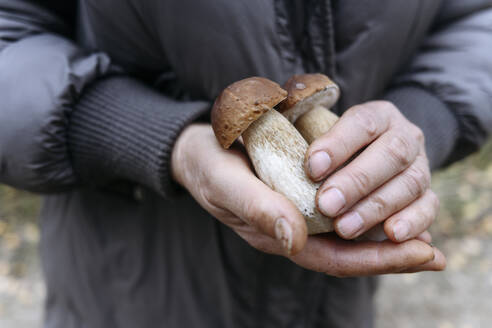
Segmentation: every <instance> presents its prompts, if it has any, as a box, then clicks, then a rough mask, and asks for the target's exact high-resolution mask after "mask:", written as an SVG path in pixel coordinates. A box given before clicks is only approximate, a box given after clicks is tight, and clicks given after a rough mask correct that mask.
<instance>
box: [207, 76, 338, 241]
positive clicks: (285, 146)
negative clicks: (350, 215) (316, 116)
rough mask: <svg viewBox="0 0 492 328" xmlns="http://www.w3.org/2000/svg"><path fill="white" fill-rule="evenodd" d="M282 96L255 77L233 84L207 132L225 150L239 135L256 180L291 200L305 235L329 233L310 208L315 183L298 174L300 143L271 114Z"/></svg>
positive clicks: (326, 224) (302, 151) (301, 156)
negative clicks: (213, 134) (305, 231)
mask: <svg viewBox="0 0 492 328" xmlns="http://www.w3.org/2000/svg"><path fill="white" fill-rule="evenodd" d="M286 96H287V92H286V91H285V90H283V89H282V88H281V87H280V86H279V85H278V84H276V83H274V82H272V81H270V80H267V79H264V78H259V77H253V78H248V79H244V80H241V81H238V82H235V83H233V84H231V85H230V86H228V87H227V88H226V89H225V90H224V91H223V92H222V93H221V95H220V96H219V97H218V98H217V100H216V102H215V104H214V107H213V110H212V127H213V129H214V133H215V135H216V137H217V140H218V141H219V143H220V144H221V145H222V146H223V147H224V148H228V147H229V146H230V145H231V144H232V143H233V142H234V140H236V139H237V138H238V137H239V135H241V134H242V136H243V141H244V145H245V147H246V150H247V152H248V155H249V157H250V159H251V162H252V163H253V166H254V168H255V171H256V174H257V175H258V177H259V178H260V179H261V180H262V181H263V182H264V183H265V184H267V185H268V186H269V187H270V188H272V189H273V190H275V191H277V192H279V193H281V194H283V195H284V196H286V197H287V198H288V199H289V200H291V201H292V202H293V203H294V204H295V205H296V206H297V208H298V209H299V211H300V212H301V213H302V214H303V216H304V218H305V219H306V224H307V227H308V233H309V234H316V233H321V232H329V231H333V225H332V220H331V219H330V218H327V217H325V216H323V215H322V214H321V213H320V212H319V211H318V210H317V208H316V204H315V196H316V192H317V189H318V187H319V183H313V182H312V181H311V180H310V179H309V178H308V177H307V176H306V173H305V171H304V156H305V153H306V151H307V148H308V144H307V142H306V140H304V138H303V137H302V136H301V134H300V133H299V132H298V131H297V130H296V129H295V127H294V126H293V125H292V124H291V123H290V122H289V121H288V120H287V119H286V118H285V117H284V116H282V115H281V114H279V113H278V112H277V111H276V110H275V109H273V108H274V107H275V106H276V105H277V104H278V103H280V102H281V101H282V100H284V99H285V97H286Z"/></svg>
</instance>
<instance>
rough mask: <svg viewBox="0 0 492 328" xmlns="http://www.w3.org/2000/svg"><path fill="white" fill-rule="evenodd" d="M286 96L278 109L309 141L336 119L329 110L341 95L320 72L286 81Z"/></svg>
mask: <svg viewBox="0 0 492 328" xmlns="http://www.w3.org/2000/svg"><path fill="white" fill-rule="evenodd" d="M284 88H285V89H286V90H287V92H288V95H287V98H286V99H285V100H284V101H283V102H282V103H281V104H280V105H279V106H278V107H279V111H280V112H281V113H282V114H283V115H284V116H285V117H287V119H288V120H289V121H290V122H291V123H292V124H294V125H295V127H296V128H297V130H298V131H299V132H300V133H301V135H302V136H303V137H304V139H306V141H307V142H308V143H309V144H311V143H312V142H313V141H314V140H315V139H317V138H318V137H320V136H322V135H323V134H325V133H326V132H327V131H328V130H329V129H330V128H331V127H332V125H333V124H335V122H336V121H337V120H338V116H337V115H335V114H333V113H332V112H330V111H329V110H328V109H330V108H331V107H332V106H333V105H334V104H335V103H336V102H337V100H338V98H339V97H340V89H339V88H338V86H337V85H336V84H335V83H334V82H333V81H332V80H330V79H329V78H328V77H327V76H326V75H323V74H302V75H294V76H292V77H291V78H290V79H289V80H288V81H287V82H286V83H285V84H284Z"/></svg>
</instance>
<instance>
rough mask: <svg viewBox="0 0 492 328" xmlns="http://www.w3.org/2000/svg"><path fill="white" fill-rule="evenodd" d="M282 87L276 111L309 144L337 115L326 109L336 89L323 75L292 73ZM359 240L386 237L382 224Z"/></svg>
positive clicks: (337, 95) (329, 106)
mask: <svg viewBox="0 0 492 328" xmlns="http://www.w3.org/2000/svg"><path fill="white" fill-rule="evenodd" d="M284 88H285V89H286V90H287V92H288V95H287V98H286V99H285V100H284V101H282V103H281V104H280V105H279V106H278V107H279V111H280V112H281V113H282V114H283V115H284V116H285V117H287V119H289V121H290V122H292V123H293V124H294V126H295V127H296V129H297V130H298V131H299V132H300V133H301V135H302V136H303V137H304V139H306V141H307V142H308V143H309V144H311V143H312V142H313V141H314V140H315V139H317V138H319V137H321V136H322V135H323V134H325V133H326V132H328V130H330V128H331V127H332V126H333V125H334V124H335V123H336V121H337V120H338V116H337V115H335V114H334V113H332V112H331V111H329V109H330V108H331V107H333V105H334V104H335V103H336V102H337V101H338V98H339V97H340V89H339V88H338V86H337V85H336V84H335V83H334V82H333V81H332V80H330V79H329V78H328V77H327V76H326V75H323V74H302V75H294V76H292V77H291V78H290V79H289V80H288V81H287V82H286V83H285V84H284ZM359 239H368V240H373V241H381V240H384V239H387V236H386V234H385V232H384V229H383V226H382V224H378V225H376V226H374V227H373V228H372V229H370V230H369V231H367V232H366V233H365V234H364V235H363V236H362V237H361V238H359Z"/></svg>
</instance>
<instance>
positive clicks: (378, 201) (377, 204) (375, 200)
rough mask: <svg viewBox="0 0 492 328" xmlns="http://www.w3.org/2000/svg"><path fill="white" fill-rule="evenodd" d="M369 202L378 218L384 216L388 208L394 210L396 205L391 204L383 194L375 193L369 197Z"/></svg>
mask: <svg viewBox="0 0 492 328" xmlns="http://www.w3.org/2000/svg"><path fill="white" fill-rule="evenodd" d="M369 204H370V206H371V208H372V209H373V210H374V212H375V213H376V215H377V217H378V218H383V217H384V216H385V213H386V212H387V211H388V210H391V212H394V211H393V207H394V205H391V204H390V203H388V201H386V200H385V199H384V198H383V197H381V195H373V196H371V197H370V198H369Z"/></svg>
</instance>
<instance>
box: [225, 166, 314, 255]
mask: <svg viewBox="0 0 492 328" xmlns="http://www.w3.org/2000/svg"><path fill="white" fill-rule="evenodd" d="M222 177H223V178H224V179H226V180H227V181H228V183H227V186H228V188H226V189H228V190H223V191H225V194H224V196H225V197H224V198H223V202H224V205H225V206H226V207H227V208H228V210H230V211H231V212H232V213H234V214H235V215H236V216H238V217H239V218H241V219H242V220H243V221H245V222H246V223H247V224H248V225H250V226H253V227H255V228H256V229H257V230H258V231H261V232H263V233H264V234H266V235H267V236H269V237H272V238H274V239H276V240H277V241H278V242H279V243H280V244H281V246H282V247H283V249H284V250H285V252H286V254H287V255H293V254H297V253H298V252H299V251H301V249H302V248H304V245H305V244H306V240H307V227H306V222H305V219H304V217H303V216H302V214H301V213H300V212H299V210H298V209H297V207H296V206H295V205H294V204H293V203H292V202H291V201H290V200H288V199H287V198H286V197H285V196H283V195H281V194H279V193H277V192H275V191H273V190H272V189H270V188H269V187H268V186H267V185H265V184H264V183H263V182H262V181H260V180H259V179H258V178H257V177H256V176H255V175H254V174H253V172H251V171H250V170H249V168H248V169H247V170H236V171H235V172H234V173H233V174H231V176H227V174H226V175H224V174H223V175H222Z"/></svg>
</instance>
